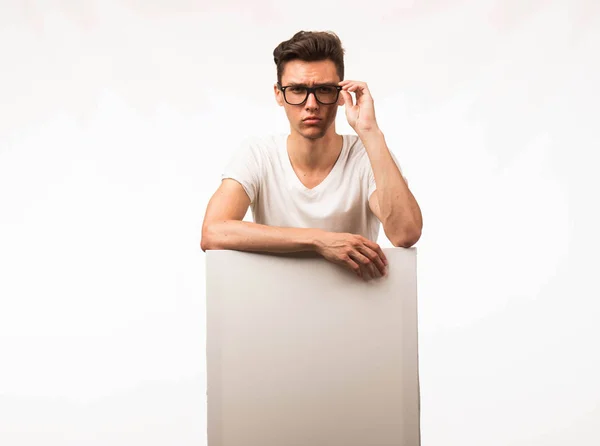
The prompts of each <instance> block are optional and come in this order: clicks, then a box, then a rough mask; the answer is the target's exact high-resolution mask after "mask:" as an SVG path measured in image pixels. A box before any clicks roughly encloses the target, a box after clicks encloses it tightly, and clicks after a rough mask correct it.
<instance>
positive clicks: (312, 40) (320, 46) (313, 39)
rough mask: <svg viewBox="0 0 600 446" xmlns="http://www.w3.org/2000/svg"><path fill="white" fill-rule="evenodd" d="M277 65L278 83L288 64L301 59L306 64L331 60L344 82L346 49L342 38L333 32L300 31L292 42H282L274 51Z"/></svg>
mask: <svg viewBox="0 0 600 446" xmlns="http://www.w3.org/2000/svg"><path fill="white" fill-rule="evenodd" d="M273 58H274V59H275V65H277V82H281V75H282V74H283V69H284V68H285V64H286V62H289V61H290V60H294V59H300V60H303V61H306V62H313V61H320V60H326V59H330V60H331V61H332V62H333V63H334V64H335V68H336V71H337V74H338V76H339V77H340V80H344V49H343V48H342V42H341V41H340V38H339V37H338V36H337V35H336V34H335V33H334V32H332V31H299V32H297V33H296V34H294V37H292V38H291V39H290V40H286V41H285V42H281V43H280V44H279V45H277V48H275V50H273Z"/></svg>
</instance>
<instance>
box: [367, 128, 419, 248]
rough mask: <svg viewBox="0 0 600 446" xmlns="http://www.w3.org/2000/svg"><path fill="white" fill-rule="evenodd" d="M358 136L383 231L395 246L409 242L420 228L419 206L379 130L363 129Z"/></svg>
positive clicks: (412, 242) (416, 238)
mask: <svg viewBox="0 0 600 446" xmlns="http://www.w3.org/2000/svg"><path fill="white" fill-rule="evenodd" d="M360 138H361V140H362V142H363V144H364V145H365V149H366V150H367V154H368V155H369V160H370V162H371V167H372V169H373V175H374V176H375V183H376V185H377V190H376V192H375V193H376V194H377V200H378V203H379V210H380V214H381V222H382V225H383V228H384V231H385V234H386V235H387V237H388V238H389V239H390V240H391V241H392V242H395V243H394V244H395V245H407V246H410V245H413V244H414V243H416V241H417V240H418V239H419V237H420V235H421V230H422V228H423V217H422V215H421V209H420V208H419V205H418V203H417V201H416V199H415V197H414V196H413V194H412V192H411V191H410V189H409V188H408V185H407V184H406V181H404V178H403V177H402V174H401V173H400V170H399V169H398V166H396V163H395V162H394V159H393V158H392V155H391V154H390V151H389V149H388V147H387V144H386V142H385V138H384V135H383V133H382V132H381V131H379V130H375V131H372V132H365V133H363V134H361V135H360Z"/></svg>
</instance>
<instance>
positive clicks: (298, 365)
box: [206, 248, 420, 446]
mask: <svg viewBox="0 0 600 446" xmlns="http://www.w3.org/2000/svg"><path fill="white" fill-rule="evenodd" d="M384 252H385V255H386V257H387V258H388V260H389V271H388V275H387V276H385V277H383V278H379V279H375V280H371V281H369V282H364V281H362V279H360V278H358V277H356V276H355V275H353V274H352V273H351V272H349V271H346V270H345V269H344V268H342V267H341V266H338V265H335V264H332V263H330V262H328V261H327V260H325V259H323V258H321V257H317V256H298V255H296V256H282V255H274V254H259V253H248V252H237V251H208V252H207V262H206V265H207V271H206V272H207V274H206V278H207V293H206V296H207V350H206V351H207V377H208V382H207V392H208V394H207V400H208V446H418V445H419V444H420V426H419V421H420V420H419V414H420V408H419V376H418V348H417V345H418V337H417V281H416V276H417V274H416V249H415V248H411V249H403V248H391V249H384Z"/></svg>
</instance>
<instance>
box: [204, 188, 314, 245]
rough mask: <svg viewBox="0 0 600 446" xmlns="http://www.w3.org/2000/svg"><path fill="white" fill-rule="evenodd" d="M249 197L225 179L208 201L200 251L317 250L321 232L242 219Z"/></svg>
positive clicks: (248, 203)
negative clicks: (267, 224)
mask: <svg viewBox="0 0 600 446" xmlns="http://www.w3.org/2000/svg"><path fill="white" fill-rule="evenodd" d="M248 206H250V198H249V197H248V195H247V194H246V192H245V191H244V188H243V187H242V186H241V184H239V183H238V182H237V181H235V180H232V179H229V178H226V179H224V180H223V181H222V183H221V186H219V188H218V189H217V191H216V192H215V194H214V195H213V197H212V198H211V199H210V201H209V203H208V207H207V209H206V215H205V217H204V224H203V225H202V241H201V242H200V246H201V248H202V250H203V251H206V250H210V249H232V250H238V251H255V252H274V253H286V252H299V251H313V252H316V251H317V242H316V240H317V238H318V237H319V236H320V235H322V234H323V233H324V232H325V231H322V230H320V229H308V228H280V227H274V226H266V225H260V224H257V223H251V222H246V221H242V219H243V218H244V216H245V215H246V212H247V211H248Z"/></svg>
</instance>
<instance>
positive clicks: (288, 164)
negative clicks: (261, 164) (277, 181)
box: [281, 134, 347, 194]
mask: <svg viewBox="0 0 600 446" xmlns="http://www.w3.org/2000/svg"><path fill="white" fill-rule="evenodd" d="M341 137H342V150H341V151H340V154H339V156H338V158H337V160H336V161H335V164H334V165H333V167H332V169H331V170H330V171H329V173H328V174H327V176H326V177H325V178H324V179H323V181H321V182H320V183H319V184H317V185H316V186H315V187H313V188H311V189H309V188H308V187H306V186H305V185H304V184H303V183H302V181H300V178H298V175H297V174H296V172H295V171H294V168H293V166H292V161H291V160H290V156H289V154H288V149H287V140H288V135H287V134H285V135H283V137H282V138H283V140H282V144H281V156H282V163H283V166H284V169H285V171H286V175H287V176H288V179H289V182H290V183H291V184H292V185H293V186H294V187H296V188H297V189H299V190H301V191H303V192H305V193H310V194H312V193H317V192H319V191H320V190H322V189H323V188H325V187H327V183H329V182H330V181H331V178H332V177H333V176H335V175H336V173H337V171H338V170H339V169H340V165H341V164H342V162H343V161H342V159H343V158H344V154H345V151H346V146H347V141H346V135H341Z"/></svg>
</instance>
